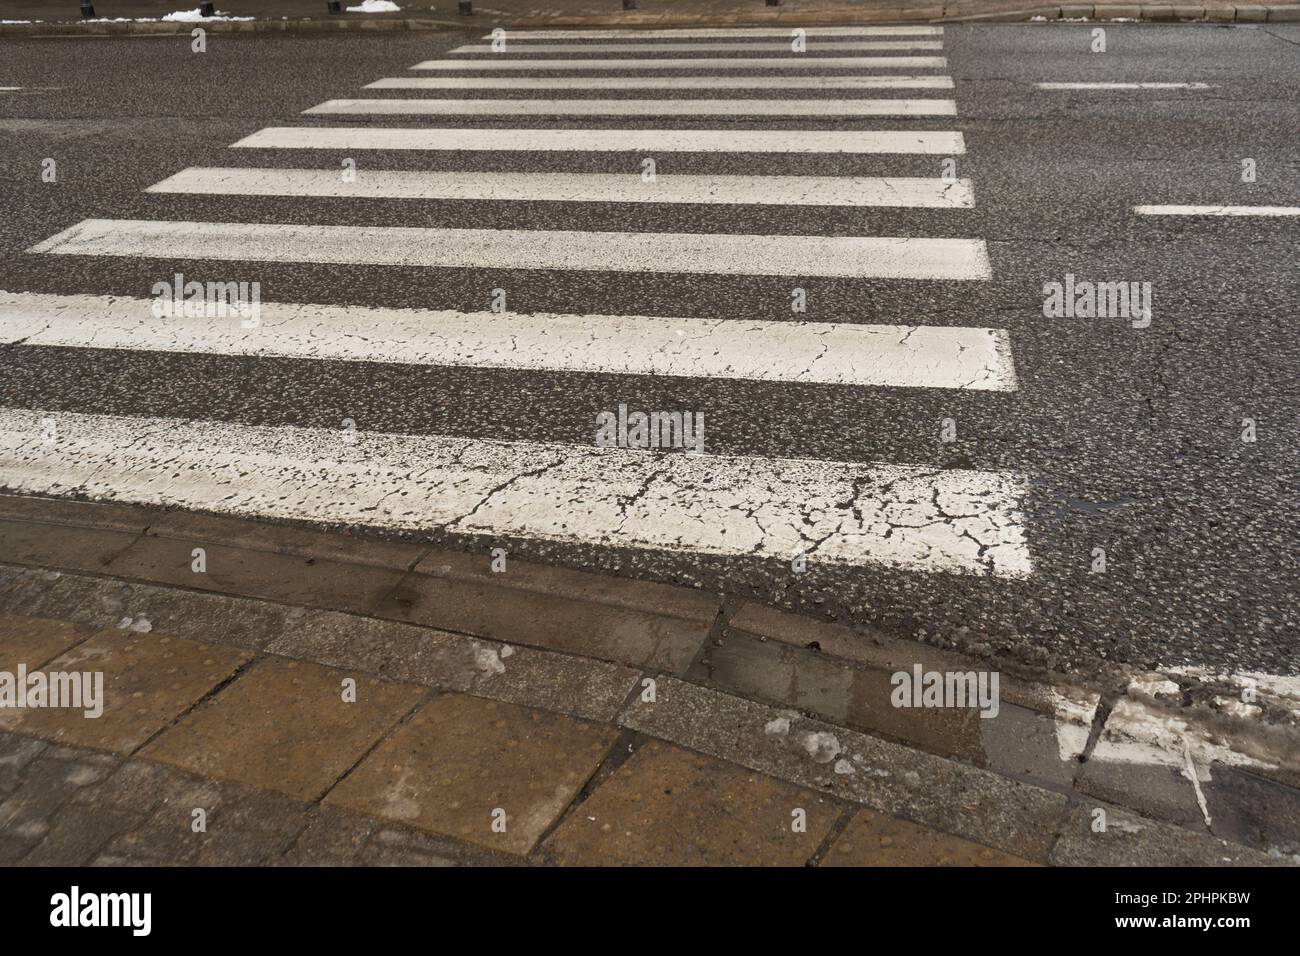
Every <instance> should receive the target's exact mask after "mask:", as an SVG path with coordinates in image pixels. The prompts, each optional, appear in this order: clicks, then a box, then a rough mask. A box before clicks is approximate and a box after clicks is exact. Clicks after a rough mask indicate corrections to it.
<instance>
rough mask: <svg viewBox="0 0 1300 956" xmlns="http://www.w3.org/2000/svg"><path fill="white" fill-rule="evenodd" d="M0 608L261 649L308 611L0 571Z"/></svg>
mask: <svg viewBox="0 0 1300 956" xmlns="http://www.w3.org/2000/svg"><path fill="white" fill-rule="evenodd" d="M0 609H3V610H6V611H10V612H13V613H18V614H24V615H31V616H39V617H48V618H59V619H63V620H68V621H72V622H75V623H78V624H84V625H86V626H88V627H92V628H102V627H111V626H115V625H118V624H121V623H123V621H124V620H125V622H126V624H127V625H128V626H130V627H134V628H136V629H138V630H142V631H158V632H161V633H164V634H171V635H173V636H175V637H185V638H193V639H197V640H203V641H209V642H212V643H216V644H227V645H231V646H234V647H244V648H253V649H256V648H260V647H262V646H264V645H265V644H266V643H268V642H269V641H271V640H273V639H274V638H275V637H276V636H277V635H278V634H279V633H280V632H281V631H282V630H283V629H284V626H285V623H286V622H287V621H290V620H292V619H294V618H295V617H298V616H301V615H302V614H304V613H306V612H305V611H304V609H303V608H299V607H287V606H285V605H282V604H272V603H269V602H266V601H257V600H252V599H248V598H237V597H229V596H227V595H222V594H203V593H199V592H195V591H182V590H178V589H176V588H171V587H158V586H155V585H151V584H141V583H138V582H131V581H120V580H118V579H116V578H96V577H89V576H86V575H80V574H65V573H63V572H59V571H39V570H35V569H28V568H12V567H6V568H4V569H0Z"/></svg>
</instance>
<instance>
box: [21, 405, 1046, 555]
mask: <svg viewBox="0 0 1300 956" xmlns="http://www.w3.org/2000/svg"><path fill="white" fill-rule="evenodd" d="M595 423H596V416H595V414H594V413H593V416H592V433H593V444H592V445H590V446H588V445H576V444H575V445H562V444H554V443H541V442H505V441H493V440H485V439H475V438H457V437H448V436H441V435H407V434H387V433H376V432H366V431H355V430H347V429H342V428H339V429H334V428H301V427H286V426H276V427H269V426H259V425H242V424H230V423H224V422H213V421H188V420H183V419H172V418H152V417H139V418H133V417H120V416H111V415H93V414H74V413H65V412H60V413H48V412H42V411H39V410H28V409H15V408H0V475H3V476H4V478H3V485H4V487H5V489H6V490H7V491H10V492H14V493H22V494H37V495H78V496H84V497H87V498H90V499H92V500H106V501H116V502H124V503H131V504H139V505H150V506H161V507H179V508H190V509H198V510H207V511H216V512H219V513H225V514H235V515H241V516H257V517H263V518H270V519H279V520H301V521H311V522H323V523H326V524H330V525H344V526H364V527H370V528H381V529H391V530H401V531H418V532H421V533H424V534H428V533H430V532H434V531H439V530H442V531H448V532H454V533H463V534H470V535H487V536H491V537H492V538H493V539H494V540H500V539H501V537H503V536H521V537H528V538H532V539H542V540H547V541H553V542H561V543H565V544H572V545H593V546H600V547H617V548H633V549H638V550H653V551H663V552H672V553H679V554H680V553H692V554H713V555H728V556H733V557H740V556H746V557H750V558H754V559H776V560H780V561H783V562H788V561H790V560H791V559H792V558H794V557H796V556H804V557H805V558H806V560H807V561H808V563H809V564H814V565H815V564H818V563H829V564H836V565H848V566H854V567H865V566H873V565H877V566H878V565H884V566H889V567H895V568H900V569H906V570H914V571H926V572H952V573H965V574H971V575H981V576H996V577H1000V578H1021V577H1025V576H1026V575H1028V574H1030V573H1031V572H1032V570H1033V562H1032V558H1031V556H1030V553H1029V549H1028V546H1027V544H1026V541H1025V530H1024V521H1023V517H1022V514H1021V501H1022V500H1023V498H1024V496H1025V494H1026V493H1027V484H1026V481H1025V479H1024V478H1023V477H1022V476H1019V475H1016V474H1012V473H1004V472H989V471H975V470H965V469H939V470H936V469H934V468H929V467H920V466H911V465H888V464H876V463H848V462H833V461H819V460H809V459H789V458H760V457H749V456H734V455H716V454H706V455H698V456H697V455H693V454H683V453H656V452H650V451H641V450H630V449H624V448H598V447H595V444H594V433H595ZM706 441H707V438H706Z"/></svg>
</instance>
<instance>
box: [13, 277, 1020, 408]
mask: <svg viewBox="0 0 1300 956" xmlns="http://www.w3.org/2000/svg"><path fill="white" fill-rule="evenodd" d="M154 304H155V301H154V300H153V299H132V298H125V297H122V296H92V295H45V294H37V293H21V292H0V344H5V345H13V344H19V343H21V344H22V345H31V346H50V347H66V348H96V349H128V350H138V351H148V352H186V353H203V354H215V355H258V356H278V357H282V358H295V359H329V360H334V361H345V362H385V363H390V364H400V365H449V366H470V367H474V368H508V369H523V370H530V371H556V372H592V373H605V374H614V375H671V376H678V377H690V378H725V379H748V380H752V381H762V382H818V383H822V384H830V385H869V386H878V387H899V388H945V389H970V390H973V391H1014V390H1015V389H1016V374H1015V368H1014V366H1013V364H1012V360H1011V345H1010V342H1009V340H1008V337H1007V333H1006V332H1005V331H1003V330H1001V329H982V328H948V327H943V326H928V325H922V326H906V325H849V324H842V323H829V322H771V321H760V320H740V319H693V318H688V319H681V318H652V317H647V316H637V315H551V314H539V315H521V314H517V313H512V312H503V313H496V312H468V313H467V312H453V311H439V312H431V311H424V310H416V309H368V308H361V307H357V306H327V305H300V304H285V303H271V302H263V303H260V305H259V310H260V311H259V315H258V318H257V324H256V325H255V326H254V327H252V328H249V329H245V328H244V327H243V324H242V322H241V319H240V317H239V316H237V315H235V314H234V313H233V312H232V313H231V314H230V316H229V317H228V318H218V317H203V316H198V317H185V316H183V315H164V316H163V317H161V318H157V317H155V316H154V315H153V312H152V308H153V306H154ZM243 321H251V320H243Z"/></svg>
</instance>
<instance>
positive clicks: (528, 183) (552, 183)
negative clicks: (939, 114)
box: [145, 166, 975, 209]
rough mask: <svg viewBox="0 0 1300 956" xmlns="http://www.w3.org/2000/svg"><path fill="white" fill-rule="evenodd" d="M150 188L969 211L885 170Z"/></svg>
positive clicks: (363, 172) (213, 175)
mask: <svg viewBox="0 0 1300 956" xmlns="http://www.w3.org/2000/svg"><path fill="white" fill-rule="evenodd" d="M145 191H146V192H151V193H201V194H206V195H218V196H328V197H356V198H363V199H483V200H493V201H510V202H519V201H525V202H530V201H535V202H642V203H643V202H663V203H703V204H724V205H777V206H894V207H904V206H915V207H924V208H936V209H969V208H971V207H972V206H974V205H975V200H974V196H973V194H972V191H971V184H970V180H968V179H960V180H955V181H953V182H945V181H944V180H942V179H934V178H932V179H925V178H912V177H901V176H892V177H878V176H709V175H689V174H681V175H679V174H663V175H659V176H656V177H655V179H654V181H652V182H646V181H645V180H644V179H642V178H641V174H640V173H639V172H636V173H533V172H525V173H497V172H444V171H441V170H437V171H428V172H425V171H415V170H386V169H360V170H357V171H356V174H355V178H354V179H352V181H350V182H345V181H344V180H343V177H342V176H340V175H339V171H338V170H337V169H280V168H243V167H234V168H218V169H211V168H206V167H200V166H193V167H190V168H189V169H184V170H181V171H180V172H179V173H177V174H176V175H174V176H169V177H168V178H167V179H164V180H163V181H162V182H160V183H157V184H156V185H153V186H150V187H149V188H148V189H147V190H145Z"/></svg>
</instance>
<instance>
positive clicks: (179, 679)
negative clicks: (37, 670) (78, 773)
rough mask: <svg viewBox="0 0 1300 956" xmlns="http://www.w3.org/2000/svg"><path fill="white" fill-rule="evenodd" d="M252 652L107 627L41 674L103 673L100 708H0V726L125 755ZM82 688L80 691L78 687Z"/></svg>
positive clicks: (205, 693)
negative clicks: (94, 713)
mask: <svg viewBox="0 0 1300 956" xmlns="http://www.w3.org/2000/svg"><path fill="white" fill-rule="evenodd" d="M251 657H252V655H250V654H249V653H247V652H246V651H240V650H236V649H233V648H229V647H222V646H221V645H218V644H204V643H201V642H198V641H190V640H186V639H184V638H177V637H169V636H167V635H162V634H139V633H136V632H133V631H127V630H120V629H118V628H108V629H105V630H102V631H99V632H97V633H95V634H93V635H92V636H91V637H89V638H87V639H86V640H85V641H83V642H81V643H80V644H78V645H76V646H75V647H73V648H72V649H71V650H68V651H65V652H64V653H63V654H61V655H59V656H58V657H56V658H54V659H53V660H51V661H49V662H48V663H47V664H46V665H45V666H44V667H43V668H42V671H44V672H45V673H47V674H49V673H54V672H66V673H69V674H80V675H83V682H84V675H86V674H91V675H93V674H96V673H100V674H102V675H103V678H102V680H103V684H102V688H103V700H102V702H101V704H102V713H101V714H100V715H99V716H98V717H89V716H87V712H86V710H85V709H84V708H83V707H80V706H78V707H59V708H53V707H49V708H44V709H34V708H33V709H26V710H19V711H12V712H9V713H5V712H0V726H5V727H7V728H10V729H20V730H21V731H22V732H23V733H25V734H32V735H35V736H37V737H42V738H45V739H47V740H53V741H56V742H58V743H60V744H69V745H72V746H77V747H90V748H93V749H96V750H106V751H110V752H113V753H122V754H128V753H131V752H133V751H134V750H136V748H138V747H140V746H141V745H142V744H143V743H144V742H145V741H147V740H148V739H149V738H150V737H152V736H153V735H154V734H156V733H158V732H159V731H160V730H162V729H163V728H164V727H166V726H167V725H168V724H170V723H171V722H172V721H173V720H175V719H176V718H177V717H178V716H180V715H181V714H182V713H184V712H185V711H186V710H188V709H189V708H190V707H192V706H193V705H194V704H195V703H196V702H198V701H199V700H201V699H202V698H203V697H204V696H205V695H207V694H208V693H209V692H210V691H211V690H212V689H213V688H215V687H217V686H218V685H219V684H221V683H222V682H223V681H225V680H227V679H228V678H229V677H230V676H231V675H232V674H233V673H235V671H236V670H238V669H239V667H241V666H242V665H243V664H245V663H247V662H248V661H249V660H251ZM83 693H84V692H83Z"/></svg>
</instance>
